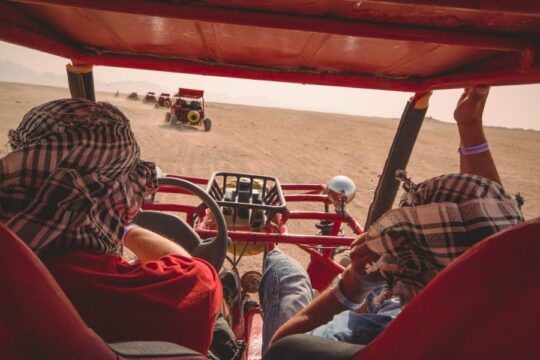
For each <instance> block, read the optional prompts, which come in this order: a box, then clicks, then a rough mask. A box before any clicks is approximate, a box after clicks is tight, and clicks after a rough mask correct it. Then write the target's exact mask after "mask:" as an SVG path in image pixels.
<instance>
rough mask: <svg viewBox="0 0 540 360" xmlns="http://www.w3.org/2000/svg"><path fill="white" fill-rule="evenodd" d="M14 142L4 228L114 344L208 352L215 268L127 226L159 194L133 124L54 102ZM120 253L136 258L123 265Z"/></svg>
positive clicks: (3, 193) (36, 112)
mask: <svg viewBox="0 0 540 360" xmlns="http://www.w3.org/2000/svg"><path fill="white" fill-rule="evenodd" d="M9 142H10V144H11V147H12V150H13V151H12V152H11V153H9V154H8V155H6V156H5V157H3V158H2V159H1V161H0V221H2V222H4V223H5V224H6V225H7V227H9V228H10V229H11V230H12V231H13V232H15V233H16V234H17V235H18V236H19V237H20V238H21V239H22V240H23V241H25V242H26V244H27V245H28V246H29V247H30V248H31V249H32V250H33V251H34V252H35V253H37V254H38V255H39V257H40V258H41V260H42V261H43V262H44V264H45V265H46V266H47V268H48V269H49V271H50V272H51V273H52V274H53V276H54V277H55V278H56V280H57V281H58V283H59V284H60V286H61V287H62V289H63V290H64V292H65V293H66V294H67V296H68V298H69V299H70V300H71V302H72V303H73V304H74V305H75V307H76V308H77V310H78V311H79V313H80V315H81V317H82V318H83V319H84V320H85V322H86V323H87V324H88V326H89V327H90V328H92V329H93V330H94V331H96V332H97V333H98V334H99V335H100V336H101V337H103V338H104V339H105V340H106V341H108V342H120V341H129V340H160V341H170V342H174V343H177V344H181V345H184V346H187V347H189V348H192V349H194V350H197V351H199V352H201V353H203V354H206V353H207V351H208V348H209V345H210V341H211V338H212V329H213V325H214V322H215V320H216V317H217V315H218V312H219V310H220V306H221V299H222V288H221V284H220V281H219V279H218V276H217V274H216V271H215V270H214V269H213V267H212V266H211V265H210V264H208V263H206V262H205V261H203V260H200V259H196V258H192V257H191V256H190V255H189V254H188V253H187V252H186V251H185V250H184V249H183V248H182V247H181V246H179V245H177V244H176V243H173V242H171V241H169V240H167V239H165V238H163V237H161V236H159V235H157V234H155V233H153V232H150V231H148V230H145V229H142V228H139V227H126V225H127V224H128V223H129V222H130V221H131V220H132V219H133V218H134V217H135V215H136V214H137V212H138V211H139V209H140V207H141V204H142V201H143V198H144V196H145V195H148V194H151V193H153V192H155V191H156V190H157V177H156V168H155V165H154V164H153V163H149V162H145V161H142V160H141V159H140V150H139V146H138V145H137V142H136V140H135V137H134V135H133V133H132V131H131V128H130V124H129V120H128V119H127V118H126V117H125V116H124V115H123V114H122V113H121V112H120V111H119V110H118V109H117V108H116V107H114V106H112V105H110V104H106V103H94V102H91V101H87V100H84V99H65V100H57V101H52V102H49V103H46V104H44V105H41V106H38V107H36V108H34V109H32V110H30V111H29V112H28V113H27V114H26V115H25V116H24V118H23V120H22V122H21V124H20V125H19V127H18V128H17V129H16V130H12V131H10V133H9ZM124 246H125V247H127V248H129V249H130V250H131V251H133V252H134V253H135V255H137V257H138V258H139V261H137V262H135V263H128V262H127V261H125V260H124V259H123V258H122V253H123V249H124ZM14 271H16V269H14ZM193 324H196V325H197V326H193Z"/></svg>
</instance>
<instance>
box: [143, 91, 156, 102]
mask: <svg viewBox="0 0 540 360" xmlns="http://www.w3.org/2000/svg"><path fill="white" fill-rule="evenodd" d="M156 102H157V99H156V93H155V92H153V91H149V92H147V93H146V96H145V97H144V99H143V103H145V104H155V103H156Z"/></svg>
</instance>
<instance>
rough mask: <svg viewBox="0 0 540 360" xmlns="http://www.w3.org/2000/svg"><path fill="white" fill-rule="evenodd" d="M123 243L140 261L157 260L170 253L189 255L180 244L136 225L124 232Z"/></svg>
mask: <svg viewBox="0 0 540 360" xmlns="http://www.w3.org/2000/svg"><path fill="white" fill-rule="evenodd" d="M124 243H125V245H126V247H127V248H128V249H130V250H131V251H133V253H134V254H135V255H137V257H138V258H139V259H140V260H141V262H147V261H152V260H157V259H159V258H160V257H162V256H165V255H172V254H175V255H182V256H185V257H188V258H190V257H191V255H190V254H189V253H188V252H187V251H186V250H185V249H184V248H183V247H182V246H180V245H178V244H176V243H174V242H172V241H170V240H168V239H166V238H164V237H163V236H161V235H158V234H156V233H154V232H152V231H150V230H146V229H144V228H141V227H138V226H137V227H134V228H133V229H131V230H130V231H129V232H128V233H127V234H126V237H125V238H124Z"/></svg>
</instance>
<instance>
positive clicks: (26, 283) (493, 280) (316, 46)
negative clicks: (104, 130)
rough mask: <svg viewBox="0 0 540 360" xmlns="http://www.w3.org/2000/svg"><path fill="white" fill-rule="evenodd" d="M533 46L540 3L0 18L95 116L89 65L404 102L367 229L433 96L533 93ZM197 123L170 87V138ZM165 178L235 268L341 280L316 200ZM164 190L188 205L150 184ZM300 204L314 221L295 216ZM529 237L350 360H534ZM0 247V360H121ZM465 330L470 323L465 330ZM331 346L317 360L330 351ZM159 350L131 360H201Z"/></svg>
mask: <svg viewBox="0 0 540 360" xmlns="http://www.w3.org/2000/svg"><path fill="white" fill-rule="evenodd" d="M539 39H540V3H539V2H538V1H530V0H515V1H511V2H510V1H505V0H490V1H487V0H479V1H473V2H471V1H466V0H442V1H441V0H420V1H412V0H388V1H376V0H364V1H337V0H335V1H333V0H320V1H310V2H299V1H290V0H271V1H265V2H246V1H244V0H212V1H198V2H189V1H186V2H181V1H169V0H162V1H150V0H139V1H129V0H117V1H98V0H89V1H78V0H14V1H3V2H1V3H0V40H2V41H7V42H11V43H14V44H18V45H21V46H25V47H28V48H32V49H35V50H39V51H45V52H47V53H50V54H53V55H56V56H60V57H64V58H66V59H69V60H71V62H72V65H70V66H68V68H67V70H68V81H69V88H70V92H71V95H72V97H81V98H86V99H89V100H93V101H95V100H96V98H95V93H94V88H93V74H92V66H93V65H102V66H115V67H129V68H136V69H148V70H160V71H168V72H180V73H188V74H199V75H211V76H227V77H235V78H244V79H254V80H270V81H284V82H292V83H302V84H316V85H331V86H343V87H353V88H368V89H379V90H392V91H407V92H411V93H412V94H413V95H412V96H411V100H410V101H409V102H408V103H407V105H406V107H405V110H404V112H403V115H402V118H401V120H400V123H399V126H398V129H397V131H396V135H395V138H394V141H393V143H392V146H391V148H390V150H389V152H388V157H387V160H386V163H385V164H384V165H383V166H382V170H381V175H380V178H379V182H378V185H377V189H376V191H375V193H374V197H373V199H372V201H371V205H370V208H369V212H368V214H367V219H366V220H365V222H362V226H363V227H364V228H368V227H369V226H370V224H371V223H373V221H375V220H376V219H377V218H378V217H379V216H381V215H382V214H383V213H384V212H385V211H387V210H388V209H390V207H391V206H392V204H393V202H394V199H395V196H396V193H397V190H398V186H399V183H398V182H397V181H396V180H395V171H396V169H406V167H407V164H408V161H409V158H410V155H411V153H412V150H413V147H414V143H415V141H416V137H417V135H418V133H419V131H420V127H421V125H422V121H423V119H424V116H425V114H426V111H427V107H428V103H429V95H430V93H431V91H435V90H439V89H451V88H461V87H466V86H470V85H473V84H485V85H491V86H502V85H514V84H534V83H538V82H540V41H539ZM162 95H165V94H162ZM132 96H133V97H135V98H138V96H137V94H136V93H134V94H132ZM182 98H184V100H185V101H186V103H185V104H184V103H182V101H181V100H182ZM198 99H199V100H198ZM188 100H189V101H188ZM178 101H179V103H178ZM167 102H168V105H169V106H170V105H171V100H170V98H169V97H168V94H167V97H165V96H160V100H158V102H157V103H156V105H157V106H167ZM177 103H178V105H177ZM197 103H198V104H197ZM190 104H193V108H190V107H189V106H190ZM185 105H187V107H186V106H185ZM204 110H205V105H204V98H203V92H202V91H200V90H190V89H180V90H179V92H178V97H177V98H176V99H175V102H174V104H173V108H172V109H171V111H170V112H169V113H168V115H167V116H168V117H169V120H170V121H171V124H173V125H175V124H176V123H183V124H184V123H186V124H193V125H201V122H202V124H203V125H204V120H205V111H204ZM190 111H191V112H192V113H191V115H189V114H190ZM195 114H198V116H197V115H195ZM173 117H174V118H173ZM197 117H198V119H197ZM196 120H198V121H196ZM205 128H206V126H205ZM207 130H209V128H208V129H207ZM149 160H151V159H149ZM331 175H333V174H331ZM168 178H175V176H169V177H168ZM176 178H180V179H181V180H182V179H183V180H189V181H191V182H193V183H195V184H198V185H200V186H202V187H205V188H206V190H207V192H208V193H210V196H211V197H212V198H213V201H214V202H215V203H216V204H217V205H216V206H218V207H219V209H221V212H222V213H223V214H224V217H225V219H226V220H224V221H226V222H227V224H226V225H227V226H226V228H228V230H229V232H230V237H231V239H232V240H233V243H232V249H231V254H232V255H231V256H230V257H232V261H233V263H236V262H237V261H238V260H239V258H241V257H242V256H243V255H245V253H244V254H243V253H242V251H243V250H245V252H248V251H252V250H253V252H256V251H257V248H256V246H255V247H254V248H250V247H247V246H246V245H257V246H260V245H261V244H262V245H263V248H264V247H265V248H271V247H272V246H273V244H275V243H291V244H295V245H298V246H300V247H302V249H304V250H305V251H307V252H308V253H309V254H310V257H311V263H310V265H309V267H308V272H309V274H310V276H311V280H312V281H313V283H314V285H315V286H316V287H319V288H322V287H324V286H325V285H326V284H328V281H329V279H330V278H331V277H332V276H333V275H334V274H336V273H337V272H339V271H342V270H343V268H342V266H341V265H339V264H338V263H336V262H335V261H334V260H333V259H332V258H333V256H334V254H335V252H336V251H339V247H342V246H344V247H346V246H348V245H349V244H350V243H351V241H352V239H353V238H354V235H355V234H358V233H360V232H361V231H362V227H360V225H359V221H357V220H354V218H352V216H350V215H348V214H346V213H345V212H339V211H337V212H336V211H333V210H332V211H331V210H330V207H331V206H332V204H333V203H332V201H331V200H330V197H329V196H328V193H327V188H326V187H325V186H324V185H319V184H307V185H306V184H280V183H279V181H278V180H277V179H276V178H272V177H269V176H259V175H253V174H237V173H216V174H215V175H214V176H213V177H212V178H210V179H201V178H189V177H186V176H185V174H181V176H177V177H176ZM242 179H245V180H242ZM246 184H247V185H246ZM160 191H161V192H171V193H174V192H183V191H185V190H182V189H178V188H177V187H175V186H170V185H162V186H161V189H160ZM306 201H307V202H311V203H314V204H318V205H319V206H321V205H322V207H323V210H324V211H303V210H302V211H297V210H294V209H293V208H292V205H293V204H294V203H295V202H306ZM145 207H146V210H145V211H152V210H153V211H167V212H173V213H185V214H186V217H185V219H186V220H185V222H184V223H186V224H188V225H185V228H184V229H188V228H189V229H192V228H191V227H190V226H189V225H191V226H192V227H193V229H192V230H193V232H194V233H196V234H198V237H200V238H202V239H207V238H210V237H213V236H215V235H216V230H215V220H216V217H215V216H213V215H211V214H209V213H208V212H207V211H206V210H207V209H206V208H205V207H200V206H192V205H187V204H183V203H161V202H150V203H148V204H146V205H145ZM291 219H295V220H296V219H309V220H315V221H318V222H319V223H318V224H319V227H318V229H316V230H314V232H315V233H319V234H318V235H313V234H308V235H305V234H292V233H291V231H290V228H289V224H288V223H287V221H288V220H291ZM342 225H346V227H349V228H350V232H351V234H350V235H349V236H340V229H341V228H342ZM186 231H187V230H186ZM539 233H540V230H539V222H538V220H533V221H531V222H529V223H526V224H522V225H518V226H516V227H514V228H511V229H509V230H508V231H504V232H502V233H500V234H496V235H494V236H492V237H490V238H488V239H486V240H484V241H482V242H481V243H479V244H477V246H474V247H473V248H472V249H471V250H470V251H468V252H467V253H466V254H465V255H463V256H462V257H461V258H460V259H458V260H457V261H455V263H453V264H451V265H450V266H448V267H447V268H446V269H445V270H444V271H443V272H442V273H441V274H440V275H438V276H437V277H436V278H435V279H434V280H433V281H432V282H431V283H430V284H429V285H428V286H427V287H426V288H425V289H424V290H423V292H422V293H421V294H420V295H419V296H418V297H417V298H416V299H415V300H414V301H413V302H411V303H410V304H409V305H408V306H407V307H406V308H405V310H404V311H403V312H402V313H401V315H400V316H399V317H398V318H397V319H396V320H395V321H394V322H393V323H392V324H391V325H390V327H389V328H387V329H386V330H385V331H384V332H383V333H382V334H381V335H380V336H379V337H378V338H377V339H376V340H375V341H374V342H373V343H371V344H370V345H368V346H367V347H365V348H364V349H363V350H362V351H359V352H358V353H357V354H355V355H354V356H353V358H354V359H357V360H360V359H393V358H399V359H435V358H437V359H457V358H460V359H461V358H471V359H485V358H490V359H507V358H521V359H535V358H540V348H539V346H538V340H537V334H538V333H539V332H540V328H539V326H540V325H539V324H540V319H538V316H534V314H537V313H538V303H540V284H539V283H538V279H539V278H540V273H539V269H540V267H539V266H538V264H537V263H538V261H537V254H538V240H539ZM0 238H1V240H2V243H3V244H4V249H3V251H0V294H2V295H1V296H0V358H6V359H62V358H64V359H68V358H70V359H79V360H83V359H119V358H121V359H123V358H129V357H130V356H132V355H129V354H128V353H127V352H122V351H120V350H119V348H120V347H119V346H116V347H115V346H112V347H109V346H108V345H106V344H105V343H104V342H103V341H102V340H101V339H100V338H99V337H98V336H96V334H95V333H93V332H92V331H91V330H90V329H89V328H88V327H87V326H86V325H85V324H84V322H83V321H82V320H81V319H80V317H78V314H77V312H76V310H75V309H74V308H73V306H72V305H71V304H70V303H69V301H68V300H67V298H66V297H65V296H64V294H63V293H62V290H61V289H60V288H59V287H58V286H57V284H56V283H55V281H54V279H53V278H52V277H51V276H50V274H49V273H48V272H47V270H46V268H45V267H44V266H43V264H42V263H40V261H39V259H38V258H37V257H36V256H35V255H34V254H32V253H31V252H30V251H29V249H28V248H27V247H25V246H24V244H23V243H22V242H21V241H20V239H18V238H17V237H16V236H15V235H14V234H13V233H11V232H10V231H9V230H8V229H6V227H5V226H4V225H1V224H0ZM235 247H236V248H235ZM225 248H226V247H225ZM223 256H224V254H223ZM14 269H16V270H15V271H14ZM246 275H248V276H247V277H245V279H244V280H245V281H244V284H243V289H244V292H245V293H246V294H249V292H248V290H250V291H251V290H253V284H255V285H256V283H257V281H258V275H257V274H253V273H251V274H246ZM502 284H504V285H502ZM502 286H504V288H505V291H501V288H502ZM463 294H466V296H463ZM233 310H234V311H233V325H234V331H235V333H236V335H237V336H238V338H240V339H244V340H246V341H247V342H248V351H247V352H245V354H244V356H243V359H244V360H247V359H254V358H257V357H258V356H260V353H258V352H257V351H258V349H259V348H260V333H261V324H262V319H261V317H260V309H258V307H257V304H256V303H252V302H241V303H240V305H238V304H236V306H235V307H234V309H233ZM472 314H474V315H475V316H477V318H479V319H480V321H472V320H471V319H472V317H473V316H472ZM186 326H197V324H186ZM149 332H151V329H149ZM133 340H138V339H133ZM333 343H334V344H329V345H328V348H331V347H332V346H336V347H339V346H340V343H339V342H333ZM169 345H170V346H162V347H158V349H156V348H155V347H153V346H155V344H149V343H143V344H140V343H137V344H135V347H136V348H138V349H139V350H142V353H141V352H139V353H138V354H137V355H136V356H137V357H138V358H153V359H155V358H163V359H165V358H167V359H204V358H205V357H204V355H202V354H197V353H196V352H190V351H189V349H179V348H178V346H176V345H175V344H169ZM124 349H125V348H124ZM171 349H172V350H171ZM328 358H329V359H330V358H334V357H332V356H329V357H328Z"/></svg>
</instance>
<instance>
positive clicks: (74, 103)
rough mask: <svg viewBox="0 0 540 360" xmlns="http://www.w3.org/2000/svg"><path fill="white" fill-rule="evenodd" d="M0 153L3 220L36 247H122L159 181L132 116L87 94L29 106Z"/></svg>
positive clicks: (0, 212)
mask: <svg viewBox="0 0 540 360" xmlns="http://www.w3.org/2000/svg"><path fill="white" fill-rule="evenodd" d="M9 142H10V145H11V147H12V150H13V151H12V152H11V153H9V154H8V155H6V156H5V157H4V158H2V159H1V160H0V221H2V222H5V223H6V225H7V226H8V227H9V228H10V229H11V230H12V231H14V232H15V233H16V234H17V235H18V236H19V237H20V238H21V239H23V240H24V241H25V242H26V243H27V244H28V245H29V247H30V248H31V249H32V250H33V251H36V252H38V251H40V250H41V249H44V248H45V247H54V248H61V249H72V248H76V249H88V250H92V251H96V252H116V253H118V252H120V251H121V248H122V244H121V238H122V232H123V228H124V226H125V224H126V223H128V222H129V221H130V220H131V219H132V218H133V217H134V216H135V215H136V214H137V212H138V210H139V208H140V205H141V204H142V201H143V197H144V195H145V194H148V193H151V192H153V191H155V190H156V189H157V177H156V170H155V165H154V164H153V163H149V162H144V161H141V160H140V149H139V146H138V145H137V142H136V141H135V137H134V135H133V133H132V132H131V129H130V125H129V120H128V119H127V118H126V117H125V116H124V115H123V114H122V113H121V112H120V110H118V109H117V108H116V107H114V106H112V105H110V104H107V103H94V102H91V101H88V100H84V99H64V100H56V101H52V102H49V103H46V104H44V105H41V106H38V107H36V108H34V109H32V110H30V111H29V112H28V113H27V114H26V115H25V116H24V118H23V120H22V122H21V124H20V125H19V127H18V128H17V129H16V130H11V131H10V133H9Z"/></svg>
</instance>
